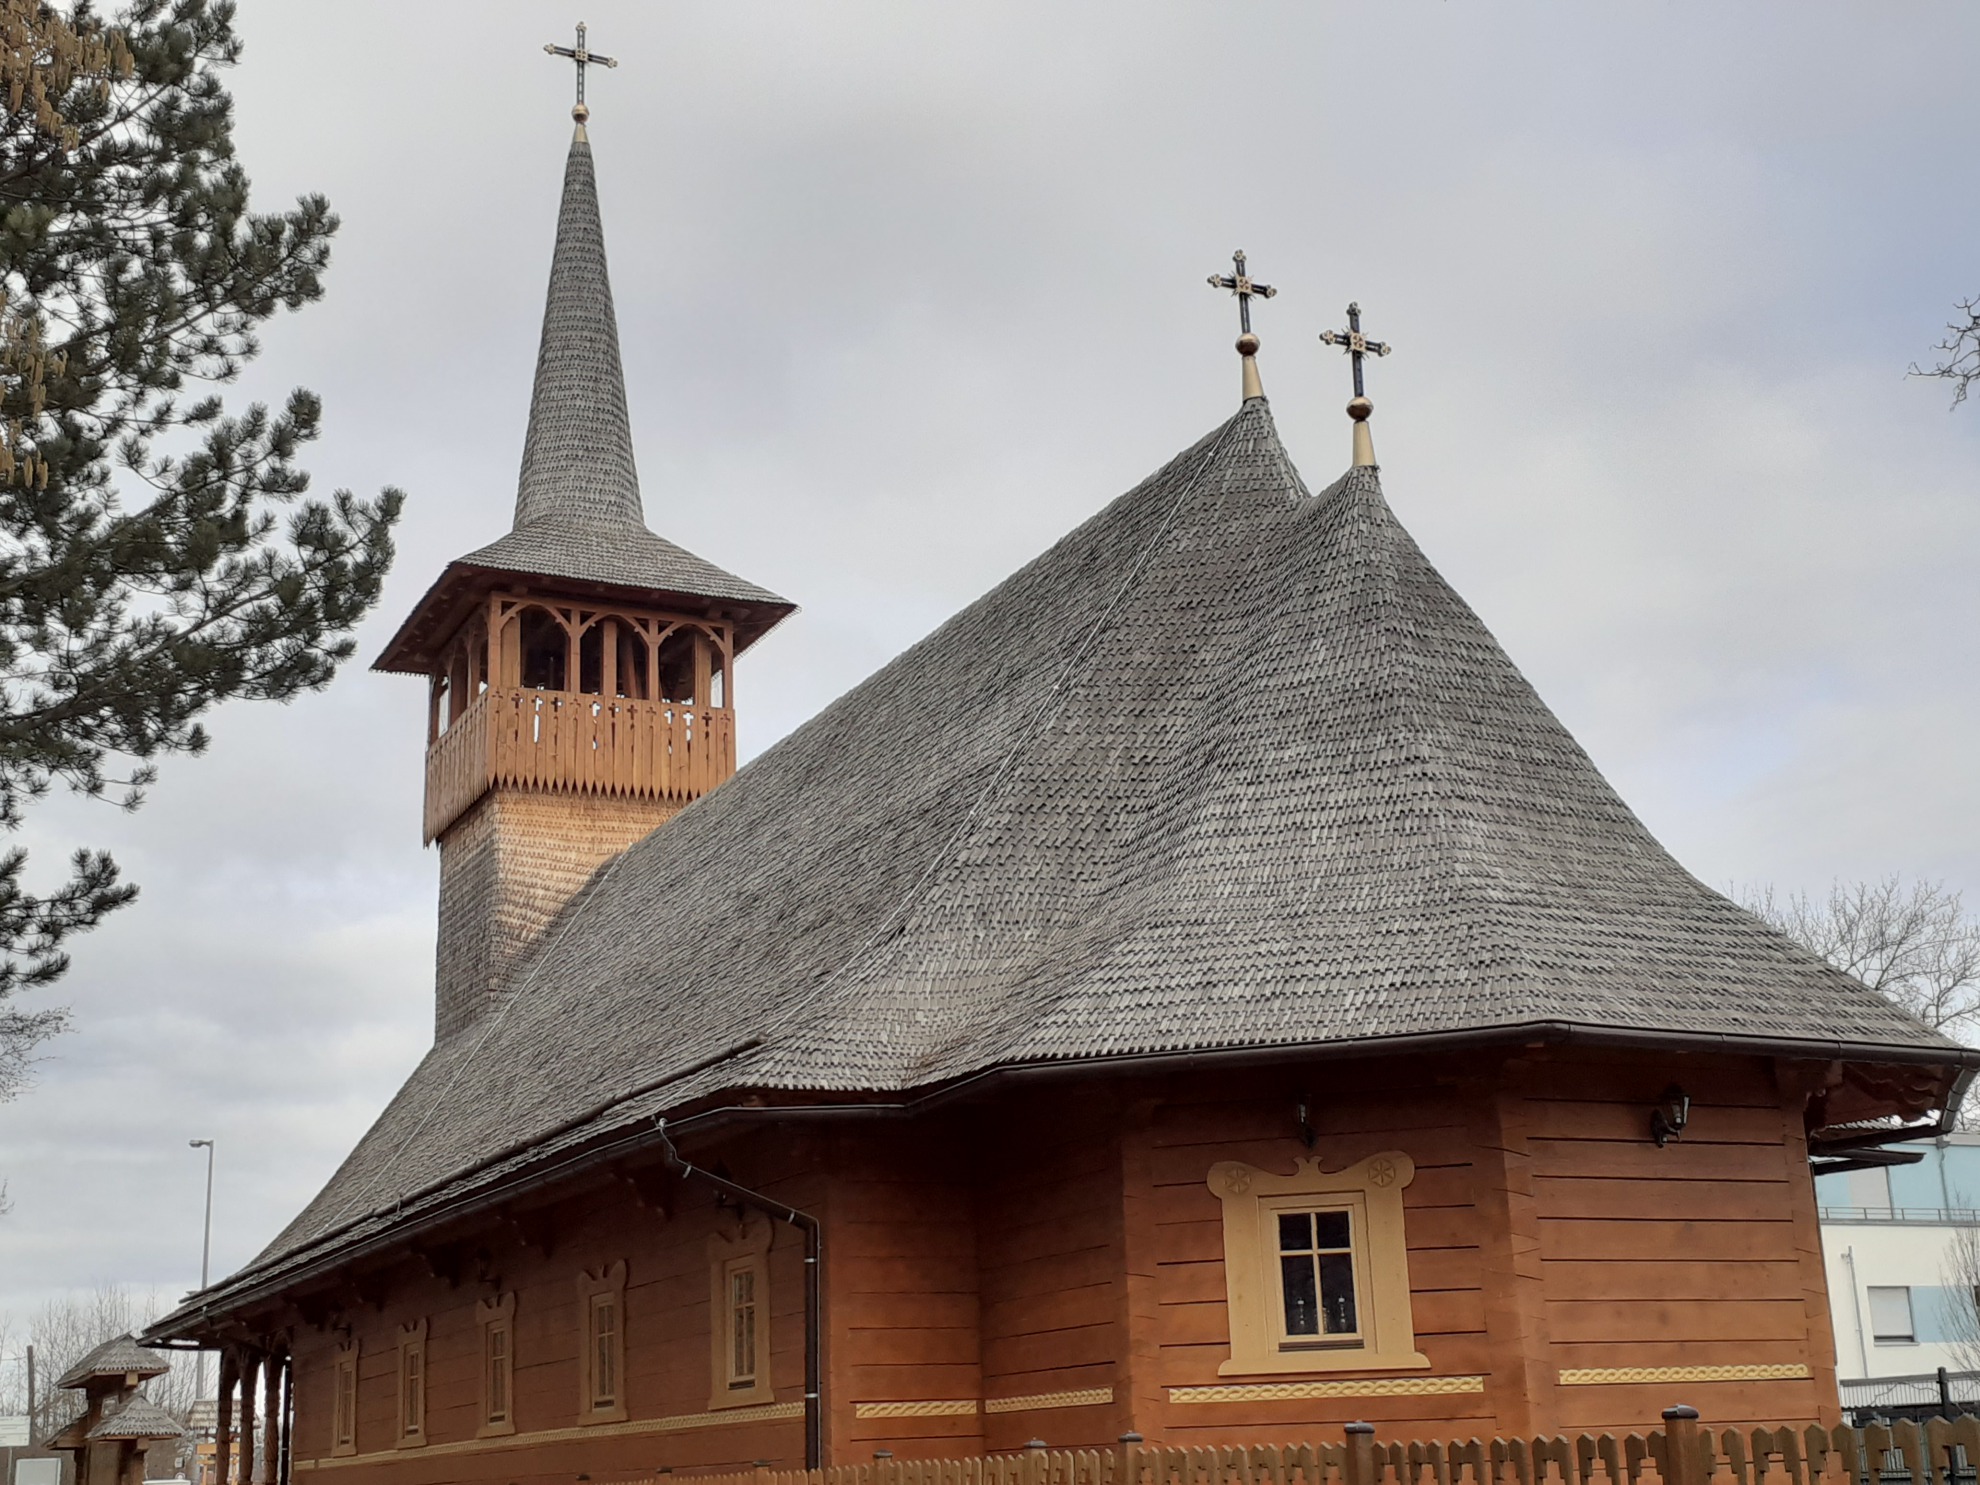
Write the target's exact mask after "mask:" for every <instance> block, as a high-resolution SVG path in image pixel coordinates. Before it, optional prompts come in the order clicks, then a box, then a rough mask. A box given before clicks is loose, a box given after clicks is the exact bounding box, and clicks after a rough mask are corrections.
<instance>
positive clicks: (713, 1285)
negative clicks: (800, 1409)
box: [708, 1213, 777, 1413]
mask: <svg viewBox="0 0 1980 1485" xmlns="http://www.w3.org/2000/svg"><path fill="white" fill-rule="evenodd" d="M774 1236H775V1232H774V1230H773V1229H772V1228H771V1226H770V1222H769V1219H768V1218H766V1217H764V1216H762V1215H761V1214H756V1213H752V1214H750V1215H748V1216H746V1217H744V1218H743V1220H742V1221H741V1222H740V1223H739V1224H738V1225H737V1230H736V1231H735V1233H734V1234H733V1235H731V1234H728V1233H721V1232H716V1233H711V1234H710V1235H709V1238H708V1371H709V1376H708V1410H709V1411H710V1412H711V1413H712V1412H716V1411H718V1410H720V1409H722V1408H747V1407H754V1406H757V1405H758V1404H761V1403H769V1402H775V1401H776V1400H777V1390H776V1387H775V1385H774V1384H773V1383H772V1382H771V1379H770V1242H771V1239H772V1238H773V1237H774ZM742 1275H748V1276H750V1278H749V1282H750V1285H751V1292H752V1294H753V1296H754V1297H753V1300H752V1303H753V1305H754V1307H755V1317H754V1318H755V1324H754V1327H753V1329H752V1331H751V1334H750V1337H749V1340H750V1344H751V1347H752V1349H753V1350H754V1352H755V1361H756V1371H755V1373H754V1375H753V1376H750V1377H746V1378H744V1377H738V1376H737V1375H736V1373H735V1370H734V1367H733V1343H734V1325H735V1304H734V1298H733V1296H734V1285H735V1282H736V1280H737V1278H738V1277H739V1276H742Z"/></svg>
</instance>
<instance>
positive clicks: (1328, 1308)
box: [1279, 1210, 1361, 1349]
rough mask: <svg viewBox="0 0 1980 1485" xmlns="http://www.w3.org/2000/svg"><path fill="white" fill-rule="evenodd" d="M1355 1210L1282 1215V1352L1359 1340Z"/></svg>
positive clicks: (1280, 1216)
mask: <svg viewBox="0 0 1980 1485" xmlns="http://www.w3.org/2000/svg"><path fill="white" fill-rule="evenodd" d="M1353 1231H1354V1217H1353V1214H1352V1213H1350V1212H1345V1211H1338V1210H1322V1211H1317V1212H1280V1213H1279V1310H1280V1320H1281V1322H1282V1324H1281V1328H1280V1337H1279V1338H1280V1341H1281V1344H1282V1348H1283V1349H1293V1348H1298V1347H1313V1346H1322V1345H1328V1344H1341V1343H1344V1342H1346V1341H1350V1340H1359V1339H1360V1337H1361V1328H1360V1326H1359V1325H1358V1324H1357V1323H1356V1320H1355V1317H1356V1314H1357V1313H1358V1312H1357V1310H1356V1307H1355V1302H1354V1243H1353Z"/></svg>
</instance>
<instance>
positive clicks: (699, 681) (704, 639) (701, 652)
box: [694, 629, 714, 711]
mask: <svg viewBox="0 0 1980 1485" xmlns="http://www.w3.org/2000/svg"><path fill="white" fill-rule="evenodd" d="M712 648H713V646H712V644H711V643H710V641H709V638H708V633H707V631H706V630H702V629H697V630H695V631H694V706H695V710H696V711H706V710H707V709H708V689H709V687H710V686H712V685H713V684H714V682H713V680H712V679H711V678H710V673H711V671H712V670H713V668H714V656H713V655H712V654H711V653H710V651H711V650H712Z"/></svg>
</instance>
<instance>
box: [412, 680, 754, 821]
mask: <svg viewBox="0 0 1980 1485" xmlns="http://www.w3.org/2000/svg"><path fill="white" fill-rule="evenodd" d="M735 771H736V724H735V714H734V713H732V712H730V711H729V710H727V709H726V708H724V707H706V708H703V707H698V706H694V705H692V704H690V703H685V702H677V701H633V700H631V699H629V698H627V697H624V696H587V695H582V694H580V693H577V692H574V691H539V690H536V689H534V688H530V687H500V688H491V689H489V690H487V691H484V692H482V694H481V695H480V696H478V697H477V698H476V699H475V700H474V702H473V703H472V704H471V705H470V706H469V707H468V709H467V711H466V712H464V713H463V714H462V715H461V716H460V717H459V718H458V719H456V721H455V722H454V725H453V726H451V727H449V728H448V729H447V730H446V731H445V732H443V733H442V734H440V737H439V739H438V740H437V741H435V742H434V744H433V746H432V747H430V748H428V749H427V750H426V838H427V839H428V840H429V841H430V840H432V839H433V838H434V837H435V836H437V835H439V833H440V832H441V831H443V830H445V829H446V828H447V827H448V826H449V825H451V824H453V823H454V821H455V820H457V819H459V818H460V816H461V814H462V813H463V812H464V811H465V810H466V809H467V807H468V806H469V805H471V804H473V803H474V802H475V800H477V799H479V798H480V797H481V796H482V795H483V794H484V793H486V792H487V791H488V790H489V789H490V788H492V787H494V786H495V785H498V784H512V785H519V786H522V787H524V788H535V789H547V790H559V789H562V790H570V791H572V792H575V793H583V794H610V795H620V796H627V797H635V798H642V799H679V800H682V801H686V800H690V799H697V798H699V797H700V796H701V795H703V794H706V793H707V792H708V791H709V790H710V789H713V788H714V787H715V786H716V785H717V784H719V783H721V782H722V781H723V780H724V779H726V778H728V777H729V775H730V774H732V773H734V772H735Z"/></svg>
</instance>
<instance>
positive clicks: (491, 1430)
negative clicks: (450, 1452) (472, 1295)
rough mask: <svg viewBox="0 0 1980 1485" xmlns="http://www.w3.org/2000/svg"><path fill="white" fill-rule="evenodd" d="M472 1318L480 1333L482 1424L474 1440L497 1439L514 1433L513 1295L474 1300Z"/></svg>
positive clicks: (514, 1316) (514, 1328) (514, 1350)
mask: <svg viewBox="0 0 1980 1485" xmlns="http://www.w3.org/2000/svg"><path fill="white" fill-rule="evenodd" d="M474 1318H475V1323H476V1324H477V1326H478V1327H479V1328H480V1331H481V1421H480V1422H479V1423H478V1424H476V1425H475V1430H474V1436H475V1437H476V1438H478V1439H492V1438H499V1437H501V1436H503V1435H505V1434H512V1433H514V1432H515V1431H516V1295H515V1291H514V1290H513V1289H512V1290H510V1291H509V1292H508V1293H507V1294H503V1295H498V1296H497V1297H496V1298H494V1299H482V1300H476V1301H475V1306H474ZM498 1338H499V1340H500V1345H499V1347H498V1346H497V1344H496V1342H497V1339H498ZM498 1392H499V1394H500V1398H501V1402H502V1406H501V1408H500V1409H499V1410H498V1409H497V1408H496V1406H495V1403H496V1397H497V1394H498Z"/></svg>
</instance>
